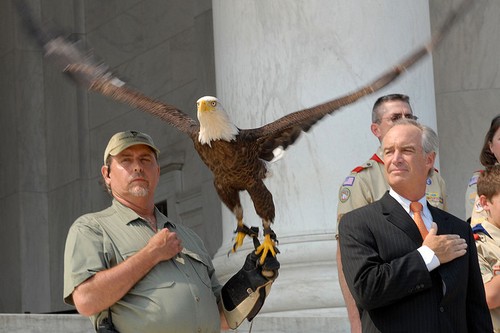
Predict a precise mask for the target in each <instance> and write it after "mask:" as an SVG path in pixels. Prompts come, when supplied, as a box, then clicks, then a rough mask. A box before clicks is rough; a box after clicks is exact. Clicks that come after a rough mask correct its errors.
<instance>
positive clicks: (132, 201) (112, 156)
mask: <svg viewBox="0 0 500 333" xmlns="http://www.w3.org/2000/svg"><path fill="white" fill-rule="evenodd" d="M158 154H159V150H158V148H157V147H156V146H155V144H154V143H153V140H152V139H151V137H150V136H149V135H147V134H145V133H141V132H137V131H126V132H120V133H116V134H115V135H113V136H112V137H111V139H110V140H109V143H108V145H107V147H106V150H105V152H104V165H103V166H102V168H101V174H102V177H103V179H104V183H105V185H106V188H107V190H108V192H109V193H110V194H111V196H112V197H113V202H112V205H111V206H110V207H108V208H107V209H105V210H103V211H100V212H96V213H90V214H86V215H83V216H81V217H79V218H78V219H77V220H76V221H75V222H74V223H73V225H72V226H71V228H70V230H69V232H68V236H67V239H66V247H65V252H64V301H65V302H66V303H68V304H72V305H74V306H75V307H76V309H77V310H78V312H79V313H81V314H82V315H84V316H88V317H90V319H91V321H92V323H93V324H94V327H95V329H96V330H97V331H98V332H121V333H137V332H147V333H192V332H205V333H213V332H220V331H221V329H224V330H225V329H229V327H231V328H236V327H238V325H239V324H240V323H241V322H242V321H243V320H244V319H248V320H252V319H253V317H254V316H255V315H256V314H257V313H258V312H259V310H260V308H261V306H262V304H263V303H264V300H265V298H266V296H267V294H268V293H269V291H270V286H271V284H272V282H273V281H274V279H276V277H277V271H266V272H263V270H262V267H261V266H259V265H258V264H257V261H258V259H259V257H258V256H257V255H256V254H255V253H254V252H251V253H250V254H249V255H248V256H247V258H246V261H245V263H244V267H243V268H242V269H241V270H240V271H239V272H237V273H236V274H235V275H234V276H233V277H231V278H230V279H229V281H228V282H227V283H226V284H225V285H224V286H221V285H220V284H219V282H218V280H217V278H216V276H215V270H214V267H213V265H212V260H211V257H210V255H209V253H208V252H207V250H206V249H205V246H204V244H203V242H202V240H201V239H200V238H199V237H198V236H197V235H196V233H195V232H193V231H192V230H190V229H189V228H187V227H184V226H183V225H182V224H177V223H174V222H172V221H171V220H170V219H169V218H167V217H166V216H165V215H163V214H162V213H161V212H160V211H159V210H158V209H157V208H156V207H155V204H154V194H155V190H156V187H157V185H158V181H159V179H160V166H159V164H158ZM254 243H255V244H256V246H258V244H257V243H258V240H256V241H254ZM116 330H118V331H116Z"/></svg>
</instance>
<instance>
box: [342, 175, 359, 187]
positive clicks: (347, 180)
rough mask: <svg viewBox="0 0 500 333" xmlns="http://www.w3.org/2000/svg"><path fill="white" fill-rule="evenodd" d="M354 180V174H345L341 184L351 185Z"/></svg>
mask: <svg viewBox="0 0 500 333" xmlns="http://www.w3.org/2000/svg"><path fill="white" fill-rule="evenodd" d="M355 180H356V177H354V176H347V177H346V178H345V179H344V182H343V183H342V186H352V185H353V184H354V181H355Z"/></svg>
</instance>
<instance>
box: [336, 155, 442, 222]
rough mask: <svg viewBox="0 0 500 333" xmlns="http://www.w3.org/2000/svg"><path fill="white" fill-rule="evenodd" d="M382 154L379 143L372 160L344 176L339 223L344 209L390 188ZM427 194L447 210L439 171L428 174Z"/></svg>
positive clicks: (364, 204)
mask: <svg viewBox="0 0 500 333" xmlns="http://www.w3.org/2000/svg"><path fill="white" fill-rule="evenodd" d="M381 156H382V149H381V148H380V147H379V149H378V150H377V153H376V154H374V156H373V157H372V158H371V159H370V160H368V161H367V162H366V163H365V164H363V165H362V166H359V167H357V168H355V169H354V170H353V171H351V174H350V175H349V176H347V177H346V178H345V180H344V182H343V183H342V185H341V186H340V189H339V198H338V200H339V202H338V206H337V224H338V222H339V221H340V218H341V217H342V215H344V214H345V213H348V212H350V211H352V210H354V209H356V208H360V207H363V206H366V205H368V204H370V203H372V202H375V201H377V200H379V199H380V198H382V196H383V195H384V194H385V192H386V191H387V190H389V184H388V183H387V180H386V178H385V170H384V163H383V161H382V158H381ZM425 195H426V199H427V201H428V202H429V204H431V205H432V206H434V207H438V208H440V209H443V210H446V186H445V183H444V180H443V178H441V176H440V175H439V173H438V172H437V171H434V172H433V173H432V175H431V176H430V177H429V178H427V189H426V193H425ZM337 228H338V226H337Z"/></svg>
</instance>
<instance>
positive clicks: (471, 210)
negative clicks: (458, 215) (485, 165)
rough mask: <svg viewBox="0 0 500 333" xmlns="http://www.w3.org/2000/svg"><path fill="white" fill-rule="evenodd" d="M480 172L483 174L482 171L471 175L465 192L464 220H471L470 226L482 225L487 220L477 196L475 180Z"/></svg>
mask: <svg viewBox="0 0 500 333" xmlns="http://www.w3.org/2000/svg"><path fill="white" fill-rule="evenodd" d="M481 172H483V170H479V171H476V172H474V173H473V174H472V177H470V180H469V185H468V186H467V191H466V192H465V218H466V219H468V218H470V219H471V220H470V224H471V226H475V225H476V224H479V223H483V222H484V221H485V220H487V219H488V215H487V214H486V211H485V210H484V209H483V206H481V203H480V202H479V197H478V196H477V180H478V178H479V175H481Z"/></svg>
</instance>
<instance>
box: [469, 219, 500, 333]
mask: <svg viewBox="0 0 500 333" xmlns="http://www.w3.org/2000/svg"><path fill="white" fill-rule="evenodd" d="M472 231H473V232H474V239H475V240H476V248H477V257H478V261H479V268H480V269H481V276H482V278H483V283H487V282H489V281H491V279H493V277H494V276H495V275H499V274H500V229H498V228H497V227H496V226H495V225H493V224H491V223H489V222H488V221H487V220H486V221H483V223H481V224H477V225H475V226H474V228H473V229H472ZM490 314H491V320H492V321H493V328H494V332H495V333H500V308H495V309H490Z"/></svg>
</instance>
